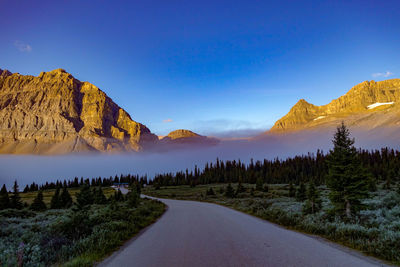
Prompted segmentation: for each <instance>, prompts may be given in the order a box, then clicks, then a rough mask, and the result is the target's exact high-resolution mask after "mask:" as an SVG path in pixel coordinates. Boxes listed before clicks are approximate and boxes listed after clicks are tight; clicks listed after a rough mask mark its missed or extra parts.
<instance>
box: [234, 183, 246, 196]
mask: <svg viewBox="0 0 400 267" xmlns="http://www.w3.org/2000/svg"><path fill="white" fill-rule="evenodd" d="M245 191H246V188H244V186H243V185H242V182H241V180H239V183H238V185H237V187H236V193H235V194H236V195H238V194H240V193H243V192H245Z"/></svg>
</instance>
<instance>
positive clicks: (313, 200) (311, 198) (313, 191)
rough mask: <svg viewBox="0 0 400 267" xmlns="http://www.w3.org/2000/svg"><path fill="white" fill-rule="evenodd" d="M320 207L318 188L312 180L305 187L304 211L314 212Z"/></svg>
mask: <svg viewBox="0 0 400 267" xmlns="http://www.w3.org/2000/svg"><path fill="white" fill-rule="evenodd" d="M320 209H321V199H320V197H319V192H318V189H317V188H316V187H315V184H314V182H313V181H311V182H310V183H309V184H308V188H307V201H306V203H305V204H304V207H303V212H304V213H307V214H309V213H316V212H317V211H319V210H320Z"/></svg>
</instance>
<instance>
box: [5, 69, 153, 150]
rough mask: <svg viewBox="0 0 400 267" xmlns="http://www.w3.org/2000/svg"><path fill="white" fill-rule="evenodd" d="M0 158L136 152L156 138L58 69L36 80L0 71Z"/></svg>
mask: <svg viewBox="0 0 400 267" xmlns="http://www.w3.org/2000/svg"><path fill="white" fill-rule="evenodd" d="M0 94H1V98H0V153H24V154H25V153H36V154H53V153H70V152H82V151H107V152H108V151H110V152H112V151H139V150H142V149H143V148H145V147H147V146H151V145H153V144H155V143H156V142H158V138H157V136H156V135H154V134H152V133H151V132H150V130H149V129H148V128H147V127H146V126H145V125H143V124H141V123H138V122H136V121H134V120H132V119H131V117H130V115H129V114H128V113H127V112H126V111H125V110H123V109H122V108H121V107H119V106H118V105H117V104H115V103H114V102H113V101H112V100H111V98H109V97H108V96H107V95H106V94H105V93H104V92H103V91H101V90H100V89H99V88H97V87H96V86H95V85H93V84H91V83H89V82H81V81H79V80H77V79H75V78H74V77H73V76H72V75H71V74H69V73H67V72H66V71H65V70H63V69H57V70H53V71H50V72H42V73H40V75H39V76H37V77H35V76H30V75H20V74H18V73H14V74H12V73H11V72H9V71H7V70H1V69H0Z"/></svg>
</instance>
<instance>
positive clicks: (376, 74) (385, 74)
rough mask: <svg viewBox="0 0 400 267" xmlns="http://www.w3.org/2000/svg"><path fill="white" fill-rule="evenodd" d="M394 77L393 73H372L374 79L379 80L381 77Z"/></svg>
mask: <svg viewBox="0 0 400 267" xmlns="http://www.w3.org/2000/svg"><path fill="white" fill-rule="evenodd" d="M392 75H393V72H390V71H386V72H376V73H372V77H374V78H379V77H384V78H386V77H389V76H392Z"/></svg>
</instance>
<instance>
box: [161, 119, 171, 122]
mask: <svg viewBox="0 0 400 267" xmlns="http://www.w3.org/2000/svg"><path fill="white" fill-rule="evenodd" d="M170 122H173V120H172V119H166V120H163V123H170Z"/></svg>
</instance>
